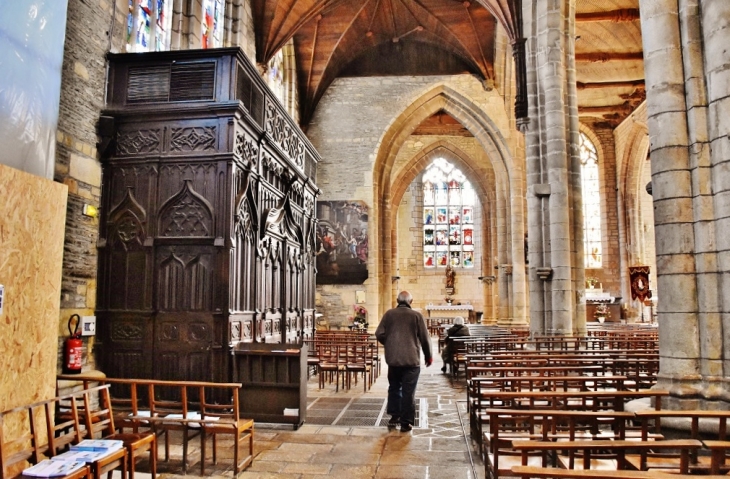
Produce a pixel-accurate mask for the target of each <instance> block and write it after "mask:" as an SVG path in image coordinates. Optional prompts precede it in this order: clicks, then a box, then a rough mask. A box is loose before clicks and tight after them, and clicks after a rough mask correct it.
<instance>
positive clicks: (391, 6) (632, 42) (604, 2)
mask: <svg viewBox="0 0 730 479" xmlns="http://www.w3.org/2000/svg"><path fill="white" fill-rule="evenodd" d="M522 1H525V0H472V1H464V0H252V3H251V4H252V10H253V15H254V17H255V18H254V25H255V27H256V42H257V45H256V51H257V56H258V58H257V60H258V61H259V62H260V63H265V62H267V61H268V60H269V59H271V57H272V56H273V55H274V54H275V53H276V52H277V51H278V50H279V49H280V48H281V47H282V46H284V45H285V44H286V43H287V42H288V41H289V40H290V39H292V38H293V39H294V49H295V55H296V65H297V82H298V87H299V104H300V121H301V123H302V124H303V125H305V126H306V124H308V122H309V121H310V120H311V117H312V114H313V112H314V110H315V108H316V105H317V102H318V101H319V100H320V98H321V97H322V95H323V94H324V92H325V91H326V90H327V88H328V87H329V86H330V84H331V83H332V82H333V81H334V80H335V79H336V78H338V77H341V76H375V75H378V76H382V75H435V74H455V73H470V74H472V75H475V76H476V77H477V78H479V79H480V80H482V82H483V83H484V85H485V87H486V88H490V87H491V86H493V83H494V70H493V64H494V60H495V58H494V52H495V35H496V30H497V25H498V24H499V25H501V26H502V27H503V29H504V30H505V32H506V34H507V37H508V40H509V41H510V42H511V44H512V47H513V49H514V50H516V51H520V50H522V51H524V50H523V49H524V39H523V38H522V36H523V33H522V24H521V22H522V20H521V10H522V7H521V2H522ZM529 1H532V0H529ZM576 37H577V38H578V40H577V42H576V68H577V80H578V99H579V112H580V115H581V119H582V120H584V121H587V122H588V123H600V122H603V123H605V124H609V125H611V126H615V125H616V124H618V122H620V121H621V120H622V119H623V118H625V117H626V116H627V115H628V114H629V113H630V112H631V111H633V109H634V108H635V107H636V106H637V105H638V104H639V103H640V102H641V101H642V100H643V98H644V96H643V61H642V52H641V28H640V23H639V15H638V0H576ZM522 58H523V59H524V56H523V57H522ZM515 59H516V61H517V62H519V61H521V60H520V55H519V54H518V55H515ZM520 69H521V66H520V65H519V64H518V65H516V72H517V76H518V77H519V76H520ZM522 70H523V71H524V65H522ZM520 88H521V85H520V82H519V78H518V85H517V97H518V98H517V101H516V104H515V108H516V113H517V117H518V118H519V117H521V116H525V115H526V110H525V108H526V97H525V96H524V94H523V95H521V93H524V92H521V91H520ZM521 102H522V103H521ZM520 112H522V113H520ZM439 124H443V125H446V124H448V125H449V128H451V129H452V130H453V125H451V123H450V122H444V120H443V118H440V119H435V120H433V121H432V122H431V125H430V126H429V128H426V129H425V130H424V131H436V130H437V128H435V127H436V126H437V125H439Z"/></svg>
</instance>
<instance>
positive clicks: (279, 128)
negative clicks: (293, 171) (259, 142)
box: [266, 98, 304, 169]
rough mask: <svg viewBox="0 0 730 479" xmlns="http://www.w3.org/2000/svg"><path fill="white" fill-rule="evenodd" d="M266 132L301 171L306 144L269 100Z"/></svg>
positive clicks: (267, 101)
mask: <svg viewBox="0 0 730 479" xmlns="http://www.w3.org/2000/svg"><path fill="white" fill-rule="evenodd" d="M266 132H267V133H268V134H269V135H271V138H272V139H273V140H274V142H275V143H276V144H277V145H278V146H279V147H280V148H281V149H282V151H283V152H284V153H285V154H286V155H287V156H288V157H289V159H290V160H291V161H292V162H293V163H294V164H295V165H296V166H297V167H298V168H299V169H302V168H304V142H303V141H302V140H301V138H299V136H297V134H296V132H295V131H294V129H293V128H292V127H291V125H290V124H289V122H288V121H287V120H286V119H285V118H284V117H283V116H282V115H281V113H279V110H278V109H277V108H276V106H275V105H274V102H273V101H271V100H270V99H269V98H267V99H266Z"/></svg>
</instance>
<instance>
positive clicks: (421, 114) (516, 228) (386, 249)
mask: <svg viewBox="0 0 730 479" xmlns="http://www.w3.org/2000/svg"><path fill="white" fill-rule="evenodd" d="M439 111H444V112H446V113H448V114H449V115H451V116H452V117H453V118H454V119H456V120H457V121H459V122H460V123H461V124H462V125H464V127H466V128H467V129H468V130H469V131H470V132H471V133H472V135H473V136H474V137H475V139H476V140H477V142H478V143H479V145H480V146H481V148H482V149H483V151H484V153H485V156H486V157H487V158H488V159H489V161H490V162H491V166H492V168H493V171H494V187H493V188H494V189H495V192H497V191H498V192H501V193H500V195H496V193H495V196H496V197H497V198H499V197H500V196H501V197H503V198H504V201H503V202H500V203H503V205H499V207H498V208H497V210H498V218H497V221H496V230H497V231H496V237H497V238H498V248H497V250H498V254H497V256H498V261H499V262H500V263H502V264H504V265H505V266H506V267H505V268H504V270H505V271H507V270H509V271H510V273H508V274H505V275H504V276H505V278H504V279H503V281H505V282H506V281H507V279H506V278H507V276H508V275H509V278H510V281H511V283H510V285H509V287H507V286H506V283H505V288H504V289H505V290H507V289H509V290H510V291H511V294H510V298H509V308H508V309H507V308H500V310H501V311H502V315H503V316H508V317H509V318H511V320H512V321H515V322H518V323H524V322H526V313H527V311H526V309H527V308H526V299H527V298H526V289H527V288H526V286H527V285H526V277H525V273H524V267H522V266H524V231H525V226H524V186H523V185H524V168H523V166H522V165H520V164H517V163H515V162H514V161H513V159H512V156H511V154H510V152H509V148H508V146H507V143H506V141H505V139H504V137H503V136H502V134H501V133H500V131H499V129H498V128H497V126H496V124H495V123H494V122H493V121H492V120H491V119H490V118H489V116H488V115H487V114H486V112H485V111H484V110H483V109H482V108H481V107H480V106H479V105H477V104H475V103H474V102H473V101H472V100H470V99H468V98H467V97H465V96H464V95H462V94H460V93H458V92H456V91H455V90H454V89H452V88H450V87H448V86H446V85H439V86H436V87H435V88H432V89H431V90H430V91H428V92H426V93H425V94H423V95H421V96H420V97H419V98H417V99H416V100H415V101H413V102H412V103H411V104H410V106H409V107H408V108H406V109H405V110H404V111H403V112H402V113H401V114H400V115H399V116H398V117H396V118H395V119H394V120H393V121H392V122H391V123H390V125H389V127H388V128H387V129H386V131H385V132H384V134H383V136H382V138H381V141H380V142H379V145H378V150H377V156H376V160H375V165H374V169H373V198H374V208H373V215H374V220H375V221H374V226H375V228H376V232H377V241H378V244H377V245H373V246H375V248H377V249H376V250H377V251H379V252H380V254H379V257H378V261H377V263H376V271H377V274H376V277H377V278H378V281H379V283H378V292H379V294H378V297H379V301H380V305H379V306H380V310H381V312H382V311H384V310H385V309H387V308H388V307H390V305H391V302H392V298H391V297H390V296H391V294H390V293H391V287H392V286H391V281H390V278H391V277H392V276H393V271H394V270H393V258H394V256H393V253H394V244H395V243H394V239H393V235H392V234H391V232H392V230H393V224H394V223H393V219H394V215H395V209H396V208H397V205H398V203H399V201H400V198H402V194H403V192H402V191H400V188H404V186H403V184H404V183H405V179H406V178H407V176H408V175H412V177H411V179H412V178H413V177H415V174H416V173H415V172H416V171H420V170H419V169H418V168H417V166H416V165H417V164H418V162H419V161H426V160H423V158H424V156H418V155H417V156H416V157H415V158H414V159H413V160H412V161H411V162H410V163H409V165H407V166H406V167H405V168H403V172H402V173H401V174H396V173H395V172H394V165H395V160H396V157H397V155H398V152H399V150H400V148H401V147H402V145H403V144H404V143H405V141H406V139H407V138H408V137H409V136H410V135H411V133H412V132H413V131H414V130H415V128H416V127H417V126H418V125H419V124H420V123H421V122H423V121H424V120H425V119H427V118H429V117H430V116H431V115H433V114H435V113H437V112H439ZM435 147H437V148H438V147H440V148H443V149H444V150H443V151H447V149H446V147H445V144H441V145H436V146H435ZM451 151H452V152H453V149H452V150H451ZM422 153H423V155H427V154H428V151H424V152H422ZM458 163H459V164H462V165H467V166H469V162H467V161H463V160H462V161H458ZM394 174H396V177H393V175H394ZM408 184H409V183H405V186H407V185H408ZM483 186H484V185H482V188H483ZM484 191H485V189H484V188H483V190H482V192H484ZM396 199H397V202H396ZM513 264H514V266H519V267H515V268H512V267H509V268H507V266H512V265H513ZM500 287H501V285H500Z"/></svg>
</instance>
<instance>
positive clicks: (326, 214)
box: [315, 201, 368, 284]
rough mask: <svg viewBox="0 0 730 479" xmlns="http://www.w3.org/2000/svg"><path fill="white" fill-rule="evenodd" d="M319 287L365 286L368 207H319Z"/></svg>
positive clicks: (334, 204) (342, 204) (329, 203)
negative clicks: (339, 285)
mask: <svg viewBox="0 0 730 479" xmlns="http://www.w3.org/2000/svg"><path fill="white" fill-rule="evenodd" d="M317 219H318V220H319V224H318V225H317V244H316V246H315V248H316V249H315V251H316V253H315V254H316V257H317V284H363V283H364V282H365V280H366V279H367V278H368V265H367V263H368V206H367V205H366V204H365V203H364V202H362V201H320V202H318V203H317Z"/></svg>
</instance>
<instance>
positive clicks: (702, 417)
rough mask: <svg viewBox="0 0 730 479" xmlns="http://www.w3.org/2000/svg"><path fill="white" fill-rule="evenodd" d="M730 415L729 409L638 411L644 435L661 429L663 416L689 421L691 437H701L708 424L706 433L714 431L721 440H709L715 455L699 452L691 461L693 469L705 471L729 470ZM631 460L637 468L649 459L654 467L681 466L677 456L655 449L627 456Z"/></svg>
mask: <svg viewBox="0 0 730 479" xmlns="http://www.w3.org/2000/svg"><path fill="white" fill-rule="evenodd" d="M728 418H730V411H727V410H723V411H721V410H714V411H705V410H663V411H652V410H643V411H637V412H636V420H637V421H638V422H639V423H640V425H641V434H642V437H647V436H648V435H649V434H650V433H651V432H654V433H661V431H662V421H663V420H664V422H665V425H666V422H667V420H671V421H675V422H677V421H683V422H687V423H688V425H689V436H690V438H691V439H697V440H699V439H701V437H702V431H701V429H703V428H702V427H701V426H704V429H706V430H709V431H711V432H706V433H705V435H710V436H712V437H713V438H714V439H716V440H717V441H716V442H712V441H706V442H707V443H709V444H711V445H712V448H711V451H712V456H710V457H707V456H697V455H696V454H695V455H692V457H691V463H690V469H691V470H692V471H693V472H699V473H704V474H706V473H711V470H712V469H717V470H719V471H720V472H723V473H727V472H728V470H729V469H728V467H727V466H725V460H724V455H725V449H724V448H723V447H722V444H723V443H724V442H726V441H727V421H728ZM715 427H716V429H715ZM721 455H722V457H721ZM713 456H714V457H713ZM713 459H714V461H713ZM627 460H628V461H629V462H630V463H631V464H633V465H634V467H636V468H637V469H638V468H639V466H640V464H641V463H644V462H646V463H648V464H649V467H650V468H653V469H660V470H662V469H664V470H676V468H677V462H676V460H672V458H665V457H661V456H658V455H655V454H651V453H647V454H646V455H644V456H637V455H631V456H627Z"/></svg>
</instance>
